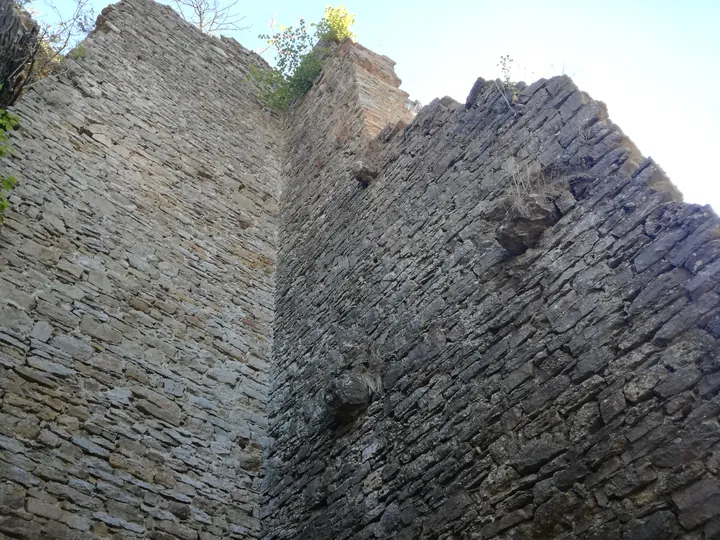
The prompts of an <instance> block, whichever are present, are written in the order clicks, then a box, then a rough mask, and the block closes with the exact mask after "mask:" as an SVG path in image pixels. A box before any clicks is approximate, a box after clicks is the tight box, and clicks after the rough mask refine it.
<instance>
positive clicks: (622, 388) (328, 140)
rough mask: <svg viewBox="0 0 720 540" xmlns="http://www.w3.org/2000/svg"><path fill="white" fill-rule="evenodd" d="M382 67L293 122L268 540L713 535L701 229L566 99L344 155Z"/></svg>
mask: <svg viewBox="0 0 720 540" xmlns="http://www.w3.org/2000/svg"><path fill="white" fill-rule="evenodd" d="M361 57H362V61H361V60H360V58H361ZM368 62H369V64H368ZM353 64H354V65H353ZM363 64H364V65H363ZM383 65H385V60H384V59H382V58H381V57H374V56H372V55H368V54H366V53H365V51H363V50H362V49H360V48H358V53H357V55H354V54H351V53H348V54H345V56H344V57H342V58H335V59H334V60H333V63H332V64H331V65H329V66H328V67H327V68H326V69H325V72H324V74H323V76H322V79H321V81H320V84H318V85H316V87H315V88H314V89H313V90H311V92H310V93H309V94H308V95H307V96H306V97H305V98H304V100H303V101H302V102H301V103H300V104H299V105H298V107H297V108H296V109H295V110H294V111H293V113H292V114H291V117H290V119H289V133H288V135H287V138H286V145H287V147H286V148H287V154H288V163H287V164H286V168H285V173H286V174H285V182H286V184H285V186H284V191H283V196H282V200H281V216H282V218H281V226H280V227H281V228H280V238H281V239H282V240H281V243H280V244H281V249H280V252H279V259H278V270H277V293H276V306H277V312H276V318H275V323H274V324H275V329H274V338H275V343H274V360H275V364H276V366H275V367H276V369H277V374H276V375H275V376H274V387H273V391H272V392H271V395H272V397H271V400H270V405H269V413H270V418H269V423H270V430H269V434H270V436H271V438H272V442H271V443H270V446H269V448H268V459H267V462H266V466H267V472H266V476H265V479H264V486H265V488H264V489H265V503H264V504H265V506H264V508H263V515H264V524H265V526H266V529H267V533H268V534H267V537H268V538H295V539H313V540H315V539H338V540H339V539H344V538H354V539H359V538H398V539H416V538H446V539H449V538H453V539H459V538H478V539H480V538H528V539H529V538H568V539H569V538H595V539H601V538H602V539H620V538H623V539H634V540H640V539H646V540H650V539H659V538H675V537H683V538H693V539H701V538H717V537H718V535H719V534H720V480H719V479H718V478H719V475H720V443H719V441H720V426H718V414H720V397H719V396H718V391H719V390H720V361H719V360H718V358H719V357H718V352H719V347H718V342H717V338H718V337H720V297H719V296H718V293H719V292H720V287H719V283H720V280H719V279H718V278H719V276H720V257H719V255H720V249H719V248H720V244H719V243H718V242H720V240H718V238H719V237H720V232H719V231H720V228H719V226H720V222H718V219H717V217H716V216H715V215H714V214H713V213H712V211H711V210H710V209H709V207H699V206H696V205H689V204H684V203H682V202H677V192H676V191H675V190H674V188H673V187H672V185H671V184H670V183H669V182H668V181H667V179H666V178H665V176H664V174H663V173H662V172H661V171H660V170H659V169H658V167H657V166H656V165H655V164H653V163H652V162H651V161H649V160H647V161H646V160H644V159H643V158H642V156H640V154H639V152H638V151H637V149H636V148H635V147H634V146H633V145H632V143H631V142H630V141H629V140H628V139H627V138H626V137H625V136H624V135H623V134H622V132H621V131H620V130H619V128H618V127H617V126H615V125H614V124H613V123H612V122H611V121H610V120H609V119H608V117H607V113H606V111H605V108H604V106H603V105H602V104H601V103H598V102H595V101H592V100H591V99H590V98H589V97H588V96H587V94H584V93H583V92H580V91H579V90H578V89H577V88H576V87H575V86H574V85H573V83H572V82H571V81H570V80H569V79H568V78H567V77H557V78H553V79H551V80H541V81H539V82H537V83H535V84H533V85H532V86H530V87H527V88H524V90H523V91H522V92H521V94H520V96H519V102H518V104H517V105H516V106H515V107H514V109H515V110H511V109H510V107H509V106H508V104H507V103H506V102H505V100H503V99H502V97H501V92H500V89H499V87H498V86H497V85H496V84H495V83H494V82H485V81H482V80H479V81H478V83H477V84H476V85H475V86H474V87H473V89H472V91H471V94H470V97H469V98H468V103H467V104H465V105H462V104H458V103H456V102H454V101H453V100H450V99H447V98H445V99H442V100H437V101H435V102H433V103H431V104H430V105H428V106H427V107H425V108H424V109H423V110H422V111H421V112H420V113H419V115H418V116H417V117H416V118H415V120H414V121H413V122H412V123H411V124H410V125H409V126H408V127H406V128H404V129H397V128H398V127H400V126H401V125H402V124H400V126H397V125H396V124H395V121H396V120H398V119H402V116H401V114H400V111H399V109H398V108H397V107H394V108H393V107H388V108H387V109H386V110H387V111H391V112H390V113H389V114H388V117H387V118H386V121H387V122H389V123H391V126H396V127H395V129H393V128H392V127H391V128H388V129H387V130H384V131H382V132H381V133H380V135H379V137H378V138H377V139H376V140H375V141H374V142H373V143H371V144H369V145H364V144H362V143H360V142H358V140H357V139H353V138H351V139H345V138H344V137H343V134H344V133H345V130H347V131H348V132H350V133H356V132H357V130H361V132H360V137H361V138H364V139H369V138H371V137H373V136H375V135H376V134H377V131H378V128H377V127H374V128H372V129H371V128H370V127H369V124H367V123H365V122H364V120H363V119H364V118H367V114H366V112H365V110H364V107H365V106H366V105H365V102H364V101H362V100H360V99H359V96H360V95H361V93H360V91H359V90H358V88H359V86H360V85H361V83H362V84H364V85H368V84H369V85H370V88H367V87H366V88H365V93H364V95H373V93H374V91H375V90H376V91H377V93H376V94H375V95H376V100H375V103H374V104H373V106H374V107H375V110H376V111H377V110H382V109H383V107H382V106H378V103H380V102H385V103H390V102H392V101H393V100H394V99H395V98H394V96H395V95H394V94H392V92H390V91H389V87H390V86H392V85H390V84H389V83H388V80H389V79H387V78H385V77H378V78H376V82H375V83H374V85H373V83H372V82H371V81H372V78H368V77H364V76H360V75H359V74H363V75H366V74H368V73H371V72H372V71H373V69H378V70H380V69H381V66H383ZM348 74H349V75H353V76H354V77H355V78H354V79H353V80H347V75H348ZM373 86H374V89H373V88H372V87H373ZM383 96H386V97H385V98H383ZM376 123H377V122H376ZM358 159H364V160H365V161H367V162H372V163H373V166H374V167H376V168H377V171H378V172H379V174H378V176H377V178H376V179H375V180H374V181H373V182H372V183H370V185H369V187H367V188H363V187H362V185H361V184H360V183H359V182H357V181H356V180H354V179H353V173H352V172H351V171H352V170H353V163H354V162H355V161H356V160H358Z"/></svg>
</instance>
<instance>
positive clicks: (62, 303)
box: [0, 0, 281, 540]
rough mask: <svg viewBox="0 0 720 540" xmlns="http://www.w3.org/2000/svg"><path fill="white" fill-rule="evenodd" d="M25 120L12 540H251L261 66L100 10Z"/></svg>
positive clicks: (267, 211)
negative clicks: (256, 70) (257, 76)
mask: <svg viewBox="0 0 720 540" xmlns="http://www.w3.org/2000/svg"><path fill="white" fill-rule="evenodd" d="M85 45H86V49H87V56H86V57H85V58H82V59H78V60H68V61H67V64H66V65H67V71H66V72H64V73H63V74H62V75H61V76H60V78H59V79H57V80H45V81H42V82H41V83H39V84H37V85H36V86H35V87H34V89H33V90H31V91H30V92H29V93H28V94H27V95H26V96H25V97H24V98H23V99H21V100H20V102H19V103H18V104H17V106H16V107H15V109H14V112H15V113H16V114H18V115H19V116H20V118H21V124H22V129H21V130H20V132H19V133H17V134H16V136H14V137H13V139H12V143H13V145H14V147H15V153H14V155H13V156H12V157H11V158H8V159H6V160H5V161H4V162H3V169H4V170H5V169H7V170H9V171H11V172H15V173H17V176H18V177H19V184H18V187H17V189H16V190H15V191H14V194H13V196H12V201H13V207H12V210H11V211H9V212H8V213H7V216H6V220H5V224H4V226H3V228H2V229H0V537H2V538H5V537H6V536H5V535H7V537H12V538H27V539H31V540H37V539H40V538H66V539H78V540H80V539H82V540H85V539H88V540H90V539H99V538H115V539H121V538H122V539H125V538H154V539H158V540H161V539H162V540H166V539H182V540H196V539H201V540H212V539H220V538H223V539H225V538H257V537H259V536H260V523H259V504H260V499H259V488H260V484H259V477H260V464H261V453H262V447H263V445H264V437H265V432H266V428H267V422H266V414H265V404H266V401H267V393H268V384H269V381H268V362H269V361H270V348H271V340H272V329H271V324H272V320H273V311H274V307H273V303H274V301H273V293H274V266H275V253H276V230H277V212H278V205H277V197H278V193H279V187H280V186H279V179H280V133H281V132H280V123H279V120H278V118H276V117H275V116H274V115H272V114H270V113H268V112H267V111H266V110H265V109H264V107H263V106H262V105H261V103H260V101H259V99H258V98H257V96H256V95H255V91H254V90H253V89H252V87H251V86H250V85H248V84H247V75H248V72H249V69H250V66H252V65H256V66H261V65H264V64H263V62H262V60H260V59H259V57H257V56H256V55H255V54H253V53H250V52H249V51H247V50H245V49H244V48H242V47H241V46H240V45H239V44H237V43H236V42H234V41H232V40H225V39H217V38H210V37H207V36H204V35H202V34H201V33H200V32H199V31H198V30H196V29H195V28H194V27H192V26H190V25H189V24H187V23H185V22H184V21H182V20H181V19H180V18H179V17H178V16H177V15H176V14H175V13H174V12H173V11H172V10H171V9H170V8H169V7H166V6H161V5H159V4H156V3H154V2H150V1H147V0H124V1H123V2H121V3H120V4H115V5H113V6H111V7H109V8H107V9H106V10H105V11H103V14H102V15H101V17H100V18H99V20H98V29H97V30H96V31H95V33H94V34H93V35H92V36H91V37H90V38H88V39H87V40H86V41H85Z"/></svg>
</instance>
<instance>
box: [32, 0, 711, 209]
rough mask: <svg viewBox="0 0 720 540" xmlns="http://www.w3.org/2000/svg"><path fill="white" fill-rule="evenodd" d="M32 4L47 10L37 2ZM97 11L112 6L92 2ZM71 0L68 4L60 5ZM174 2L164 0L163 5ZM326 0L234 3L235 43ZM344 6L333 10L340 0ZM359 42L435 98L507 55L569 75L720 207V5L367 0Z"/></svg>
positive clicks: (254, 43)
mask: <svg viewBox="0 0 720 540" xmlns="http://www.w3.org/2000/svg"><path fill="white" fill-rule="evenodd" d="M43 1H44V0H38V2H37V7H38V8H39V9H41V10H42V7H41V6H42V2H43ZM91 1H93V2H94V3H93V5H94V7H95V9H96V11H97V12H99V11H100V10H101V9H102V8H103V7H104V6H105V5H106V4H107V1H106V0H91ZM63 3H65V5H68V4H69V3H70V0H60V3H58V4H57V5H58V7H60V8H62V6H63ZM165 3H169V2H165ZM327 4H328V2H327V1H326V0H300V1H298V0H295V1H292V0H269V1H265V2H245V3H243V2H242V1H241V2H240V3H239V4H238V6H237V8H238V12H239V13H243V14H245V16H246V19H245V21H244V22H246V23H247V24H248V25H251V28H250V29H249V30H245V31H243V32H239V33H236V34H235V35H234V37H236V38H237V39H238V41H240V42H241V43H242V44H243V45H245V46H246V47H248V48H251V49H254V50H257V49H260V48H261V47H262V45H263V43H262V41H261V40H259V39H258V38H257V36H258V34H260V33H265V32H266V31H267V22H268V21H269V20H270V17H271V16H272V15H274V16H275V19H276V21H277V22H278V23H280V24H285V25H290V24H293V23H294V22H295V21H296V20H297V18H298V17H299V16H303V17H304V18H305V19H306V20H308V21H317V20H319V19H320V18H321V17H322V14H323V12H324V9H325V6H326V5H327ZM334 5H338V4H334ZM344 5H345V7H347V8H348V9H349V10H350V12H352V13H354V14H355V15H356V25H355V33H356V35H357V38H358V41H359V42H361V43H362V44H363V45H365V46H367V47H369V48H371V49H373V50H375V51H376V52H379V53H381V54H385V55H387V56H389V57H390V58H392V59H393V60H395V61H396V62H397V65H396V71H397V73H398V75H399V76H400V78H401V79H402V80H403V85H402V88H403V89H404V90H406V91H407V92H408V93H409V94H410V96H411V97H412V98H414V99H419V100H420V101H421V102H422V103H428V102H430V101H431V100H432V99H433V98H435V97H442V96H445V95H449V96H452V97H453V98H455V99H456V100H458V101H464V100H465V97H466V96H467V93H468V92H469V90H470V88H471V86H472V84H473V82H474V81H475V78H476V77H478V76H481V77H484V78H486V79H487V78H494V77H497V76H499V75H500V73H499V68H498V67H497V63H498V60H499V58H500V56H501V55H503V54H509V55H510V56H511V57H512V58H513V59H514V60H515V65H516V66H517V68H516V69H515V77H514V78H516V79H520V80H525V81H526V82H532V81H534V80H536V79H538V78H540V77H549V76H552V75H559V74H561V73H563V72H564V73H566V74H568V75H570V76H572V77H573V79H574V80H575V82H576V83H577V84H578V86H580V88H581V89H583V90H585V91H587V92H589V93H590V95H591V96H592V97H594V98H595V99H599V100H601V101H604V102H605V103H606V104H607V105H608V108H609V111H610V116H611V118H612V119H613V120H614V121H615V122H616V123H617V124H618V125H620V127H621V128H622V129H623V131H624V132H625V133H626V134H627V135H629V136H630V137H631V138H632V139H633V141H634V142H635V143H636V144H637V145H638V146H639V147H640V150H641V151H642V152H643V153H644V154H645V155H650V156H652V157H653V158H654V159H655V160H656V161H657V162H658V163H659V164H660V165H661V166H662V167H663V168H664V169H665V171H666V172H667V173H668V175H669V176H670V178H671V179H672V180H673V181H674V182H675V183H676V184H677V185H678V186H679V187H680V189H681V190H682V191H683V193H684V194H685V199H686V200H687V201H689V202H699V203H711V204H713V206H714V207H715V208H716V209H718V210H720V174H718V172H717V171H718V166H717V165H716V164H715V163H714V157H715V156H716V155H717V154H718V153H720V135H719V132H720V104H718V103H715V98H716V93H717V90H718V88H720V0H655V1H650V0H575V1H571V0H545V1H542V2H540V1H532V0H513V1H512V2H505V1H493V2H489V1H486V0H443V1H435V2H428V1H426V0H415V1H411V0H362V1H356V2H353V1H351V0H348V1H346V2H344Z"/></svg>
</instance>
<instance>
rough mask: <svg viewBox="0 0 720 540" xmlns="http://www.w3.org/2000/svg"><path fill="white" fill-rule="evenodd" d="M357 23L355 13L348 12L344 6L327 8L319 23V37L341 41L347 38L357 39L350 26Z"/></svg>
mask: <svg viewBox="0 0 720 540" xmlns="http://www.w3.org/2000/svg"><path fill="white" fill-rule="evenodd" d="M354 24H355V15H353V14H351V13H348V10H347V8H345V7H343V6H339V7H336V8H334V7H332V6H328V7H326V8H325V16H324V17H323V18H322V20H321V21H320V22H319V23H318V24H317V37H318V39H320V41H335V42H338V43H339V42H340V41H342V40H344V39H346V38H350V39H355V34H353V33H352V31H351V30H350V28H351V27H352V26H353V25H354Z"/></svg>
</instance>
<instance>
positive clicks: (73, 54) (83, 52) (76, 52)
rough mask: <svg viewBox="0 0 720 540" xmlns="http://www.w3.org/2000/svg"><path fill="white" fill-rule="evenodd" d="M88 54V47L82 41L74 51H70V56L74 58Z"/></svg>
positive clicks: (77, 58)
mask: <svg viewBox="0 0 720 540" xmlns="http://www.w3.org/2000/svg"><path fill="white" fill-rule="evenodd" d="M86 56H87V48H86V47H85V45H83V44H82V43H80V44H78V45H77V46H76V47H75V48H74V49H73V50H72V51H70V58H72V59H73V60H79V59H80V58H85V57H86Z"/></svg>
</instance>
